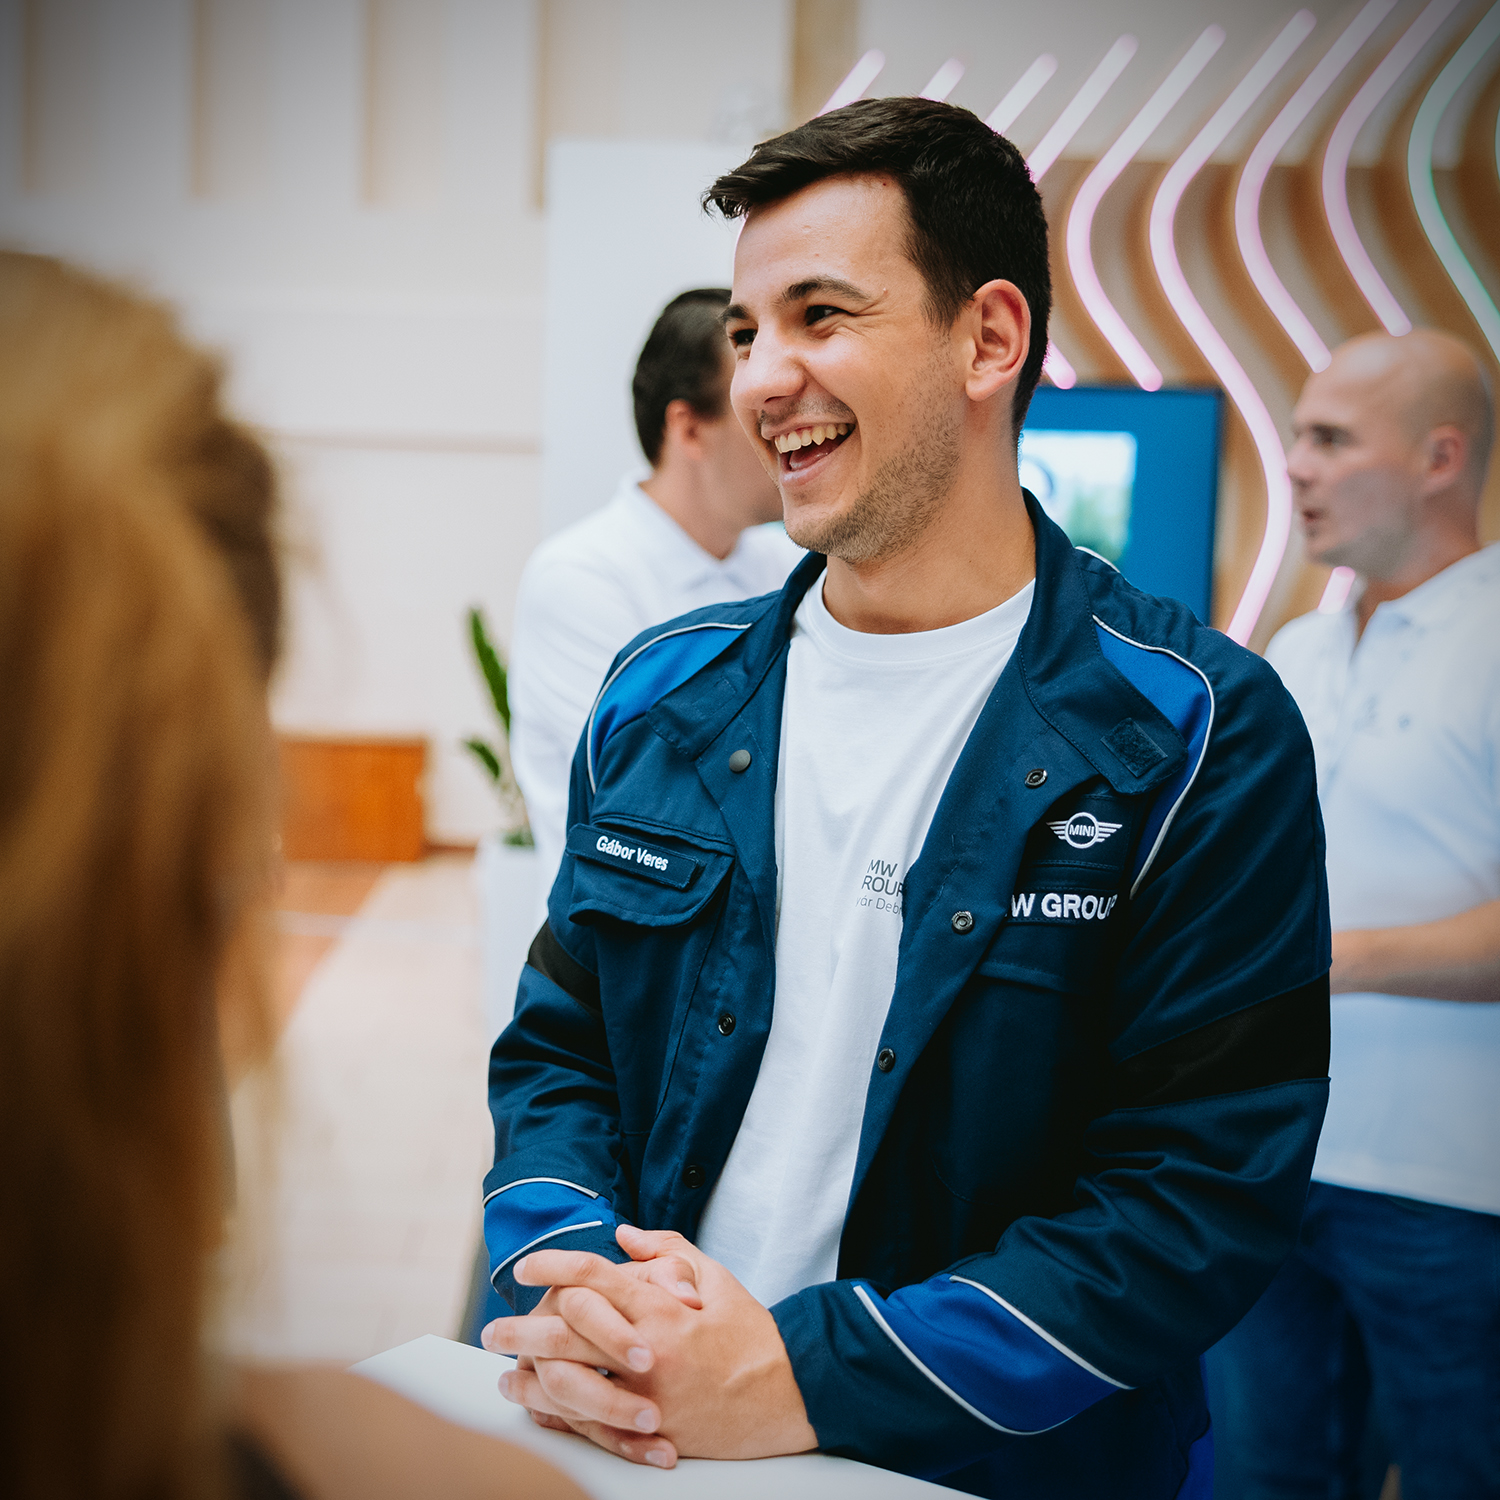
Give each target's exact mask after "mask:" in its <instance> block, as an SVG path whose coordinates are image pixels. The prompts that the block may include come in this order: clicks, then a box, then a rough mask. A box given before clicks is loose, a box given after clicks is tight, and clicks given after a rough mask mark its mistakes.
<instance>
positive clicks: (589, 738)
mask: <svg viewBox="0 0 1500 1500" xmlns="http://www.w3.org/2000/svg"><path fill="white" fill-rule="evenodd" d="M749 628H750V626H749V625H748V624H747V625H731V624H730V623H729V622H728V621H727V620H703V621H701V622H700V623H699V624H697V625H679V626H678V627H677V629H676V630H664V631H662V633H661V634H660V635H653V636H652V637H651V639H650V640H649V641H646V642H644V643H643V644H642V645H639V646H637V647H636V648H635V650H634V651H632V652H631V653H630V655H629V656H627V657H626V658H625V660H624V661H622V662H621V663H620V665H619V666H618V667H616V668H615V669H614V671H613V672H611V673H610V674H609V676H608V677H606V678H605V679H604V686H603V687H601V688H600V689H599V695H598V696H597V697H596V698H595V699H594V706H593V707H592V708H591V709H590V710H589V718H588V723H587V724H585V725H584V726H583V733H584V742H583V743H584V747H585V749H586V750H587V752H588V768H589V790H590V791H591V792H597V791H598V790H599V785H598V783H597V782H596V781H595V780H594V719H595V717H596V716H597V715H598V712H599V705H600V704H601V703H603V702H604V695H605V694H606V693H607V692H608V691H609V690H610V688H612V687H613V686H614V684H615V679H616V678H617V677H618V676H619V675H620V673H621V672H623V671H624V670H625V668H626V667H628V666H629V665H630V664H631V662H633V661H634V660H635V659H636V657H638V656H639V655H640V654H641V652H643V651H649V650H650V649H651V647H653V646H654V645H655V644H656V643H657V642H658V641H664V640H667V639H668V638H669V637H671V636H674V635H691V634H692V632H693V631H695V630H749ZM705 665H706V664H705ZM700 670H702V669H701V668H700ZM680 685H681V684H679V686H680Z"/></svg>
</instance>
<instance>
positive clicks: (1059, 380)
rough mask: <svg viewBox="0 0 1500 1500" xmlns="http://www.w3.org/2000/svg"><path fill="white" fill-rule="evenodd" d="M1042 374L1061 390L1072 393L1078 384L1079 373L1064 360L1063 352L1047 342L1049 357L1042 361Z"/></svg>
mask: <svg viewBox="0 0 1500 1500" xmlns="http://www.w3.org/2000/svg"><path fill="white" fill-rule="evenodd" d="M1042 374H1043V375H1045V376H1046V377H1047V379H1048V380H1050V381H1051V382H1052V384H1053V385H1055V386H1056V387H1057V388H1058V389H1059V390H1063V391H1070V390H1072V389H1073V387H1074V386H1075V385H1077V384H1078V371H1077V370H1075V369H1074V368H1073V366H1072V365H1070V364H1069V363H1068V362H1067V360H1066V359H1064V358H1063V352H1062V350H1061V349H1059V348H1058V347H1057V345H1056V344H1054V343H1053V342H1052V340H1051V339H1048V340H1047V357H1046V358H1045V359H1044V360H1043V361H1042Z"/></svg>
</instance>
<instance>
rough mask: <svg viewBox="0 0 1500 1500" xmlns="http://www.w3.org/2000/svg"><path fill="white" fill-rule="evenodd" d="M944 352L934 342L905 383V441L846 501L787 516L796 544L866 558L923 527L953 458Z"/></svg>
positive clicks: (952, 470) (881, 555) (944, 489)
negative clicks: (829, 512) (823, 511)
mask: <svg viewBox="0 0 1500 1500" xmlns="http://www.w3.org/2000/svg"><path fill="white" fill-rule="evenodd" d="M944 354H945V351H944V350H943V349H942V348H941V346H940V347H939V348H938V349H936V350H934V351H933V356H932V357H931V358H930V359H929V361H928V365H927V368H926V369H924V370H923V371H922V372H921V374H920V375H919V376H918V377H917V378H916V379H915V380H913V381H912V383H911V386H910V387H909V389H910V391H911V393H912V396H913V398H914V399H913V402H912V404H911V405H909V406H908V410H910V411H911V412H912V419H911V422H910V424H909V427H908V432H907V441H906V442H905V443H904V444H903V445H902V448H901V451H900V452H898V453H897V454H896V455H895V456H894V457H892V458H889V459H887V460H886V461H885V463H883V464H882V465H881V466H880V468H879V469H877V470H876V472H875V477H874V479H873V480H872V481H871V482H870V485H869V487H868V488H867V489H866V490H864V491H863V492H862V493H861V494H860V495H859V496H858V497H857V498H856V500H855V502H854V504H853V505H851V506H850V507H849V509H848V510H846V511H844V512H843V513H842V514H839V515H834V516H830V517H826V518H824V519H821V520H817V519H813V518H808V519H807V520H805V521H804V520H802V519H800V518H798V517H796V516H793V517H792V518H790V519H788V521H787V523H786V531H787V535H788V536H789V537H791V539H792V540H793V541H794V542H796V543H797V545H798V546H799V547H806V548H807V549H808V551H810V552H821V553H823V554H824V555H825V556H827V557H836V558H838V559H839V560H840V561H841V562H846V563H853V564H866V563H871V562H878V561H882V560H884V559H885V558H889V557H895V556H898V555H899V554H900V553H902V552H905V551H906V550H907V548H909V547H910V546H911V545H912V544H913V543H914V542H915V541H916V540H917V539H918V538H919V537H920V536H921V535H922V533H923V532H924V531H926V530H927V528H928V526H929V524H930V523H931V521H932V517H933V516H934V514H935V513H936V512H937V511H938V510H939V509H940V508H941V506H942V503H943V501H944V499H945V498H946V497H947V495H948V494H949V492H950V491H951V490H952V488H953V480H954V476H955V474H956V473H957V471H958V463H959V454H958V440H959V426H960V418H959V415H958V412H957V410H956V408H955V406H954V404H953V403H951V402H949V401H945V400H944V399H943V383H942V379H941V364H942V361H943V359H944Z"/></svg>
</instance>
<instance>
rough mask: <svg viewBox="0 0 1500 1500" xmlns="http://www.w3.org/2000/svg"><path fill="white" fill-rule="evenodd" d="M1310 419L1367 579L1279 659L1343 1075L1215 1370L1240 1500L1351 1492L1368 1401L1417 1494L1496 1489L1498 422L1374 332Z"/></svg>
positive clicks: (1313, 524) (1341, 557) (1333, 540)
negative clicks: (1303, 1207) (1317, 883)
mask: <svg viewBox="0 0 1500 1500" xmlns="http://www.w3.org/2000/svg"><path fill="white" fill-rule="evenodd" d="M1293 430H1294V433H1295V441H1294V443H1293V446H1292V449H1291V453H1290V456H1289V459H1288V463H1287V470H1288V473H1289V474H1290V476H1291V479H1292V483H1293V486H1294V488H1295V491H1296V496H1297V504H1298V508H1299V510H1300V513H1301V517H1302V523H1303V527H1304V530H1305V532H1306V536H1307V550H1308V555H1309V556H1310V557H1312V558H1313V559H1314V560H1315V561H1317V562H1320V563H1324V564H1328V565H1333V566H1341V567H1348V568H1352V569H1354V570H1355V573H1356V574H1357V578H1358V582H1357V584H1356V586H1355V589H1354V591H1353V593H1352V594H1351V597H1350V599H1349V602H1348V603H1347V604H1346V605H1345V606H1344V607H1343V608H1342V609H1339V610H1337V611H1333V612H1329V613H1322V612H1318V613H1314V614H1309V615H1304V616H1303V617H1302V618H1300V619H1298V620H1294V621H1292V622H1291V623H1290V624H1289V625H1287V626H1286V627H1285V628H1284V629H1283V630H1282V631H1281V632H1280V633H1279V634H1278V635H1277V636H1276V638H1275V639H1274V640H1273V641H1272V642H1271V645H1270V648H1269V650H1268V651H1267V653H1266V655H1267V657H1268V659H1269V660H1270V661H1271V663H1272V664H1273V665H1274V666H1275V667H1276V669H1277V670H1278V672H1280V674H1281V676H1282V679H1283V681H1284V682H1285V683H1286V685H1287V687H1288V688H1289V689H1290V690H1291V693H1292V695H1293V697H1294V698H1296V700H1297V703H1298V705H1299V707H1300V708H1301V709H1302V712H1303V715H1304V717H1305V718H1306V720H1307V725H1308V728H1309V730H1310V731H1311V734H1312V740H1313V746H1314V750H1315V753H1316V756H1317V762H1318V784H1319V800H1320V802H1321V804H1322V811H1323V819H1324V824H1325V827H1326V830H1327V840H1328V888H1329V903H1330V913H1331V917H1332V925H1333V972H1332V976H1331V983H1332V988H1333V991H1334V993H1335V999H1334V1003H1333V1038H1332V1061H1331V1063H1330V1068H1329V1072H1330V1076H1331V1079H1332V1083H1331V1086H1330V1095H1329V1105H1328V1115H1327V1119H1326V1121H1325V1123H1324V1126H1323V1133H1322V1136H1321V1139H1320V1141H1319V1145H1318V1155H1317V1159H1316V1164H1315V1166H1314V1169H1313V1178H1314V1181H1313V1184H1312V1189H1311V1192H1310V1195H1309V1199H1308V1208H1307V1216H1306V1219H1305V1221H1304V1225H1303V1232H1302V1237H1301V1241H1300V1244H1299V1248H1298V1250H1297V1252H1296V1253H1295V1254H1294V1255H1293V1257H1292V1259H1291V1260H1290V1261H1289V1262H1288V1263H1287V1265H1286V1266H1285V1267H1284V1269H1283V1270H1282V1272H1281V1274H1280V1275H1279V1276H1278V1278H1277V1280H1276V1281H1275V1282H1274V1283H1273V1284H1272V1286H1271V1289H1270V1291H1269V1292H1267V1294H1266V1296H1265V1297H1264V1298H1263V1299H1262V1300H1261V1302H1260V1303H1259V1304H1258V1305H1257V1306H1256V1308H1255V1309H1254V1310H1253V1311H1252V1312H1251V1313H1250V1314H1249V1316H1248V1317H1246V1319H1245V1320H1244V1322H1243V1323H1242V1324H1241V1325H1240V1326H1239V1328H1237V1329H1236V1330H1235V1332H1234V1333H1233V1334H1231V1335H1230V1337H1229V1338H1228V1339H1227V1340H1225V1342H1224V1344H1223V1345H1221V1346H1220V1348H1219V1349H1218V1350H1217V1351H1215V1353H1214V1354H1213V1355H1212V1356H1211V1358H1212V1361H1213V1363H1214V1365H1215V1366H1216V1367H1217V1368H1218V1369H1219V1370H1220V1372H1221V1376H1222V1383H1223V1390H1224V1392H1225V1395H1224V1397H1223V1398H1221V1401H1220V1405H1219V1406H1216V1408H1215V1411H1214V1421H1215V1426H1216V1427H1217V1429H1218V1430H1219V1433H1220V1440H1221V1451H1223V1450H1225V1449H1232V1450H1233V1451H1232V1453H1229V1454H1226V1457H1230V1458H1231V1460H1232V1461H1233V1462H1235V1463H1237V1464H1239V1465H1242V1466H1243V1467H1244V1470H1245V1477H1246V1489H1245V1493H1246V1495H1247V1496H1261V1495H1273V1494H1274V1495H1293V1494H1295V1495H1303V1494H1308V1495H1312V1494H1317V1495H1320V1496H1322V1495H1332V1494H1335V1493H1337V1494H1350V1495H1353V1494H1356V1493H1359V1491H1358V1489H1356V1488H1355V1486H1356V1485H1357V1484H1358V1482H1359V1481H1358V1477H1357V1467H1358V1457H1359V1448H1360V1438H1361V1430H1362V1428H1363V1426H1364V1421H1365V1411H1366V1409H1367V1408H1368V1407H1369V1405H1370V1400H1371V1391H1372V1387H1373V1401H1374V1410H1375V1413H1376V1416H1377V1418H1378V1421H1379V1425H1380V1427H1381V1429H1382V1430H1383V1432H1384V1435H1385V1437H1386V1440H1387V1441H1388V1442H1389V1444H1390V1447H1391V1450H1392V1457H1393V1459H1394V1460H1395V1462H1396V1463H1397V1464H1399V1466H1400V1468H1401V1485H1402V1494H1403V1495H1404V1496H1405V1497H1407V1500H1421V1497H1425V1496H1432V1497H1438V1496H1441V1497H1443V1500H1463V1497H1470V1496H1474V1497H1477V1496H1491V1497H1493V1496H1496V1495H1500V1004H1497V1003H1496V1002H1497V1001H1500V546H1489V547H1483V548H1481V546H1480V542H1479V535H1478V530H1477V521H1478V508H1479V499H1480V494H1481V491H1482V489H1483V486H1484V478H1485V471H1486V466H1487V463H1488V459H1489V453H1490V447H1491V441H1492V436H1493V430H1494V415H1493V407H1492V404H1491V399H1490V394H1489V392H1488V390H1487V389H1486V380H1485V377H1484V374H1483V371H1482V369H1481V366H1480V365H1479V363H1478V361H1477V360H1476V359H1475V358H1474V356H1473V355H1472V354H1471V353H1470V352H1469V350H1468V349H1466V348H1465V347H1464V346H1463V345H1462V344H1460V343H1459V342H1458V341H1457V340H1455V339H1452V338H1450V337H1448V336H1446V335H1443V334H1438V333H1434V332H1431V331H1426V330H1424V331H1419V332H1415V333H1411V334H1407V335H1406V336H1404V337H1402V338H1392V337H1389V336H1388V335H1385V334H1378V335H1370V336H1368V337H1364V338H1358V339H1355V340H1353V341H1351V342H1350V343H1347V344H1345V345H1344V346H1343V347H1342V348H1341V349H1340V350H1339V351H1338V352H1337V354H1335V356H1334V359H1333V363H1332V364H1331V365H1330V366H1329V368H1328V369H1327V370H1325V371H1323V372H1322V373H1320V374H1317V375H1314V376H1313V377H1312V378H1311V379H1310V380H1309V381H1308V382H1307V386H1306V388H1305V390H1304V391H1303V394H1302V397H1301V399H1300V401H1299V402H1298V405H1297V409H1296V412H1295V413H1294V416H1293ZM1221 1408H1222V1409H1221ZM1373 1479H1374V1484H1375V1485H1376V1486H1377V1487H1378V1482H1379V1476H1374V1477H1373ZM1370 1480H1371V1476H1366V1482H1367V1483H1368V1482H1370ZM1340 1484H1343V1485H1345V1486H1346V1488H1338V1486H1339V1485H1340ZM1370 1492H1371V1493H1373V1490H1371V1491H1370Z"/></svg>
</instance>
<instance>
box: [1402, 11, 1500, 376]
mask: <svg viewBox="0 0 1500 1500" xmlns="http://www.w3.org/2000/svg"><path fill="white" fill-rule="evenodd" d="M1497 40H1500V5H1492V6H1491V7H1490V9H1489V10H1488V11H1486V12H1485V14H1484V16H1483V18H1482V19H1481V20H1480V22H1479V24H1478V25H1477V26H1476V27H1475V28H1474V29H1473V30H1472V31H1471V32H1470V33H1469V35H1468V37H1467V38H1466V39H1465V41H1464V43H1463V45H1462V46H1461V47H1460V48H1459V49H1458V51H1457V52H1455V53H1454V54H1453V56H1452V57H1451V58H1450V59H1449V61H1448V64H1447V66H1446V67H1445V68H1444V69H1443V71H1442V72H1441V73H1439V74H1438V76H1437V77H1436V78H1435V79H1433V81H1432V87H1431V88H1430V89H1428V91H1427V97H1426V98H1425V99H1423V100H1422V105H1421V108H1420V109H1418V110H1417V117H1416V119H1415V120H1413V121H1412V127H1411V138H1410V140H1408V142H1407V146H1406V180H1407V181H1408V182H1409V183H1410V184H1411V200H1412V204H1413V206H1414V207H1415V208H1416V210H1417V218H1418V219H1420V220H1421V223H1422V232H1423V233H1424V234H1425V235H1426V236H1427V242H1428V243H1429V244H1430V245H1431V246H1432V249H1433V253H1434V254H1435V255H1436V256H1437V258H1438V259H1439V260H1440V261H1442V263H1443V269H1444V270H1445V271H1446V272H1447V273H1448V279H1449V280H1450V281H1451V282H1452V283H1453V285H1454V287H1455V288H1456V289H1457V291H1458V294H1459V296H1460V297H1462V298H1463V299H1464V304H1465V305H1466V306H1467V307H1468V309H1469V312H1470V313H1471V314H1472V315H1473V318H1474V321H1475V322H1476V323H1478V324H1479V331H1480V332H1481V333H1482V334H1483V335H1484V338H1485V342H1486V343H1487V344H1488V345H1489V346H1490V351H1491V353H1493V354H1494V356H1495V357H1496V358H1497V359H1500V308H1497V307H1496V306H1495V299H1494V298H1493V297H1491V296H1490V294H1489V290H1488V288H1486V286H1485V284H1484V282H1483V281H1481V280H1480V278H1479V276H1478V274H1477V273H1476V272H1475V270H1474V267H1473V266H1472V265H1471V264H1470V262H1469V257H1468V256H1467V255H1465V254H1464V252H1463V250H1462V248H1461V247H1460V245H1459V243H1458V240H1457V238H1455V236H1454V233H1453V229H1452V227H1451V226H1450V225H1449V223H1448V219H1447V216H1446V215H1445V214H1444V213H1443V208H1442V204H1440V203H1439V202H1438V195H1437V187H1436V185H1435V184H1434V182H1433V180H1432V153H1433V148H1434V146H1435V145H1436V143H1437V132H1438V126H1439V125H1440V124H1441V123H1442V119H1443V116H1444V115H1445V114H1446V113H1447V112H1448V106H1449V105H1451V104H1452V103H1453V100H1454V96H1455V95H1456V94H1457V93H1458V91H1459V89H1461V88H1462V87H1463V85H1464V83H1465V81H1466V80H1467V79H1468V78H1469V76H1470V75H1471V74H1472V73H1473V72H1474V71H1475V70H1476V69H1477V68H1478V67H1479V64H1480V63H1481V62H1482V61H1483V60H1484V58H1485V55H1486V54H1487V53H1488V52H1489V50H1490V48H1491V47H1493V46H1494V45H1495V42H1496V41H1497Z"/></svg>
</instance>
